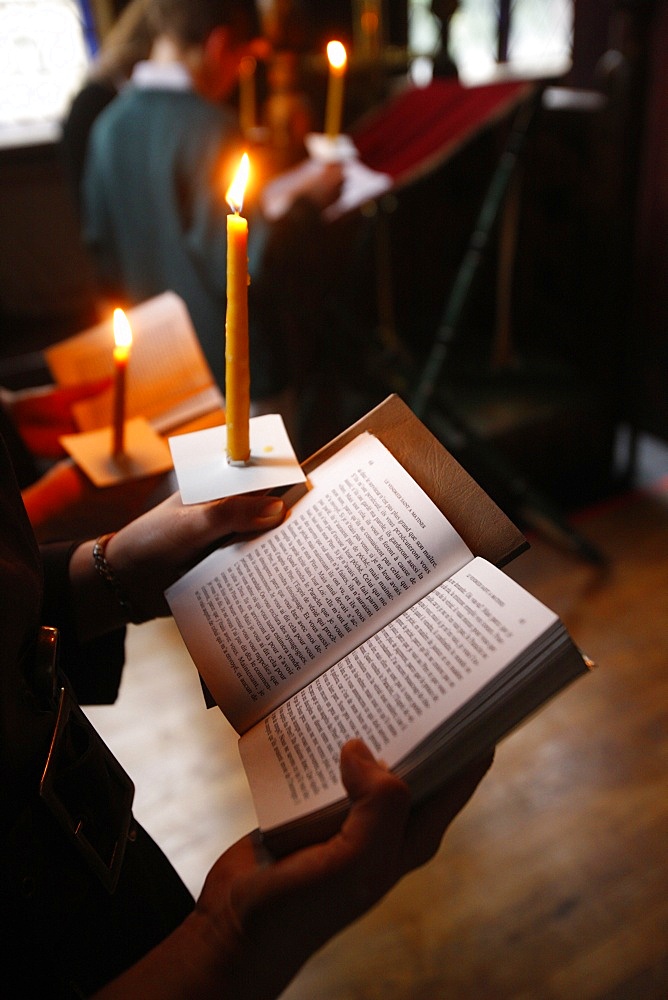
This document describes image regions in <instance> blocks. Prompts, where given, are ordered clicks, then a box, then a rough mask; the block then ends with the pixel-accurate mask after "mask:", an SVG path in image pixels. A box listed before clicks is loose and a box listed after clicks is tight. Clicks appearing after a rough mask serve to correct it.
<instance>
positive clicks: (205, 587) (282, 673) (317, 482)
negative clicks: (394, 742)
mask: <svg viewBox="0 0 668 1000" xmlns="http://www.w3.org/2000/svg"><path fill="white" fill-rule="evenodd" d="M309 482H310V486H311V489H310V491H309V492H308V493H307V495H306V496H305V497H304V498H303V499H302V500H300V501H299V502H298V503H297V504H296V505H295V506H294V507H293V508H292V510H291V511H290V513H289V514H288V517H287V519H286V521H285V522H284V523H283V524H282V525H280V526H279V527H278V528H275V529H274V530H273V531H271V532H268V533H267V534H264V535H261V536H260V537H258V538H256V539H254V540H253V541H251V542H245V543H241V544H237V545H232V546H230V547H228V548H225V549H221V550H219V551H218V552H215V553H213V555H211V556H209V557H208V558H207V559H205V560H204V561H203V562H202V563H200V564H199V566H197V567H196V568H195V569H194V570H192V571H191V572H190V573H188V574H186V576H185V577H183V578H182V580H180V581H179V582H177V583H176V584H174V586H173V587H171V588H170V589H169V590H168V591H167V593H166V596H167V600H168V602H169V605H170V607H171V610H172V614H173V615H174V618H175V620H176V623H177V625H178V627H179V629H180V631H181V634H182V636H183V638H184V641H185V643H186V645H187V647H188V649H189V651H190V655H191V656H192V658H193V660H194V662H195V665H196V666H197V668H198V670H199V671H200V673H201V675H202V677H203V678H204V680H205V682H206V684H207V687H208V688H209V690H210V691H211V694H212V695H213V697H214V698H215V700H216V702H217V703H218V705H219V706H220V707H221V708H222V710H223V711H224V712H225V715H226V716H227V718H228V719H229V720H230V722H231V723H232V725H233V726H234V727H235V729H236V730H237V732H243V731H244V730H245V729H247V728H248V727H249V726H250V725H252V724H253V723H254V722H256V721H257V720H258V719H259V718H261V717H262V716H264V715H265V714H266V713H267V712H269V711H271V709H272V708H273V707H275V706H276V705H277V704H279V703H280V702H281V701H283V700H284V699H285V698H287V697H289V696H290V695H291V694H294V692H295V691H298V690H299V689H300V688H301V687H303V686H304V684H306V683H308V681H309V680H311V679H312V678H313V677H314V676H316V675H317V674H318V673H320V672H321V671H322V670H325V669H326V668H327V667H328V666H330V665H331V664H332V663H335V662H336V661H337V660H339V659H340V658H341V657H342V656H344V655H345V654H346V653H347V652H349V651H350V650H351V649H353V648H354V647H355V646H357V645H359V643H361V642H364V640H365V639H367V638H368V637H369V636H370V635H373V633H374V632H376V631H377V630H378V629H379V628H380V627H382V625H384V624H385V623H386V622H388V621H390V620H391V619H392V618H394V617H395V616H396V615H398V614H401V612H402V611H404V610H405V609H406V608H407V607H409V606H410V605H411V604H413V603H414V602H415V601H416V600H419V598H420V597H422V596H423V595H424V594H425V593H427V592H428V591H430V590H432V589H433V588H434V587H435V586H436V585H437V584H438V583H440V582H441V580H443V579H445V578H447V577H448V576H450V575H451V573H453V572H454V571H455V570H456V569H458V568H459V567H460V566H462V565H463V564H464V563H465V562H467V561H468V560H469V559H470V558H471V552H470V551H469V549H468V548H467V547H466V545H465V544H464V543H463V541H462V540H461V538H460V537H459V535H458V534H457V532H456V531H455V530H454V529H453V528H452V526H451V525H450V524H449V522H448V521H447V519H446V518H445V517H444V516H443V514H442V513H441V512H440V511H439V510H438V508H437V507H436V505H435V504H434V503H433V502H432V501H431V500H430V499H429V497H427V495H426V494H425V493H424V492H423V491H422V489H421V488H420V487H419V486H418V485H417V483H416V482H415V481H414V480H413V479H412V478H411V477H410V476H409V475H408V473H407V472H406V471H405V470H404V468H403V467H402V466H401V465H400V463H399V462H397V460H396V459H395V458H394V457H393V456H392V455H391V454H390V452H389V451H388V449H387V448H385V446H384V445H383V444H381V442H380V441H378V439H377V438H375V437H373V436H372V435H370V434H368V433H364V434H360V435H359V436H358V437H357V438H355V440H354V441H352V442H351V443H350V444H349V445H347V446H346V447H344V448H342V449H341V450H340V451H339V452H337V453H336V454H335V455H334V456H333V457H332V458H331V459H329V460H328V461H326V462H323V464H322V465H321V466H319V467H318V468H317V469H316V470H314V472H313V474H312V475H311V477H310V480H309Z"/></svg>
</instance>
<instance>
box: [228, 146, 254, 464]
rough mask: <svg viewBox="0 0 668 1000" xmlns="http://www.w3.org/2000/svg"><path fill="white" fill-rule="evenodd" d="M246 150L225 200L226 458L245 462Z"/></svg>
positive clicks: (247, 376)
mask: <svg viewBox="0 0 668 1000" xmlns="http://www.w3.org/2000/svg"><path fill="white" fill-rule="evenodd" d="M248 171H249V160H248V155H247V154H246V153H244V155H243V157H242V158H241V163H240V165H239V169H238V171H237V174H236V176H235V178H234V181H233V182H232V184H231V185H230V188H229V190H228V192H227V195H226V200H227V203H228V205H229V206H230V209H231V214H230V215H228V217H227V315H226V319H225V423H226V424H227V460H228V462H231V463H234V464H239V465H245V464H246V462H248V460H249V458H250V426H249V422H250V364H249V350H248V284H249V278H248V222H247V220H246V219H244V218H243V216H242V215H241V214H240V213H241V209H242V207H243V200H244V192H245V189H246V181H247V179H248Z"/></svg>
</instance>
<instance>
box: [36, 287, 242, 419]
mask: <svg viewBox="0 0 668 1000" xmlns="http://www.w3.org/2000/svg"><path fill="white" fill-rule="evenodd" d="M127 318H128V321H129V323H130V327H131V329H132V350H131V354H130V361H129V363H128V374H127V389H126V415H127V418H128V419H132V418H133V417H145V418H146V419H147V420H149V421H151V422H153V421H156V422H159V424H160V426H159V428H158V429H159V430H161V431H162V430H165V429H169V427H173V426H176V419H177V418H176V417H175V422H174V423H172V422H171V421H170V419H169V414H170V413H171V412H172V411H173V410H174V408H176V407H178V408H180V409H179V411H177V412H178V414H179V416H180V415H181V414H183V413H185V419H193V418H194V417H197V416H201V415H202V414H203V413H206V412H209V411H210V410H211V409H212V408H214V407H215V406H220V405H221V404H222V396H221V394H220V392H219V390H218V389H217V387H216V386H215V383H214V380H213V376H212V374H211V370H210V368H209V366H208V364H207V361H206V359H205V357H204V354H203V352H202V348H201V346H200V343H199V341H198V339H197V335H196V334H195V331H194V329H193V326H192V323H191V320H190V316H189V314H188V311H187V309H186V306H185V304H184V302H183V300H182V299H181V298H179V296H177V295H175V294H174V293H173V292H166V293H165V294H164V295H159V296H157V297H156V298H154V299H149V300H148V301H147V302H143V303H142V304H141V305H139V306H135V307H134V308H132V309H128V311H127ZM113 349H114V331H113V321H112V318H111V317H110V318H109V320H108V321H107V322H105V323H100V324H98V326H95V327H92V328H91V329H90V330H85V331H84V332H83V333H79V334H77V335H76V336H74V337H70V338H69V339H68V340H64V341H61V342H60V343H58V344H55V345H54V346H53V347H50V348H48V349H47V350H46V351H45V355H46V360H47V363H48V365H49V368H50V370H51V373H52V375H53V377H54V379H55V380H56V382H57V383H58V384H59V385H76V384H78V383H81V382H88V381H91V380H95V379H102V378H106V377H108V376H112V375H113V372H114V362H113ZM221 350H224V346H221ZM113 391H114V390H113V386H110V388H109V389H108V390H106V391H105V392H104V393H100V394H99V395H98V396H96V397H95V398H93V399H90V400H85V401H83V402H81V403H77V404H76V406H75V407H74V414H75V417H76V420H77V423H78V425H79V429H80V430H82V431H91V430H97V429H98V428H100V427H106V426H108V425H109V424H110V423H111V419H112V408H113ZM186 401H190V403H189V405H188V406H187V407H186V408H184V406H185V403H186ZM181 408H183V409H181Z"/></svg>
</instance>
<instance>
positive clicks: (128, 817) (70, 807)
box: [40, 687, 134, 892]
mask: <svg viewBox="0 0 668 1000" xmlns="http://www.w3.org/2000/svg"><path fill="white" fill-rule="evenodd" d="M40 797H41V798H42V800H43V801H44V803H45V804H46V805H47V806H48V808H49V810H50V812H51V814H52V816H53V817H54V818H55V819H56V820H57V821H58V823H59V824H60V826H61V827H62V829H63V830H64V831H65V833H66V834H67V836H68V838H69V839H70V841H71V842H72V843H73V844H74V845H75V847H76V848H77V850H78V851H79V852H80V854H82V855H83V857H84V858H85V860H86V863H87V864H88V866H89V868H90V869H92V870H93V871H94V872H95V873H96V874H97V876H98V877H99V878H100V879H101V881H102V883H103V884H104V886H105V887H106V888H107V889H108V891H109V892H113V891H114V889H115V888H116V884H117V882H118V878H119V875H120V871H121V867H122V864H123V856H124V853H125V847H126V844H127V839H128V833H129V830H130V823H131V821H132V800H133V798H134V784H133V782H132V780H131V778H130V777H129V775H128V774H127V773H126V772H125V771H124V770H123V768H122V767H121V765H120V764H119V762H118V761H117V760H116V758H115V757H114V755H113V754H112V753H111V751H110V750H109V748H108V747H107V746H106V744H105V743H104V741H103V740H102V738H101V736H100V735H99V733H97V731H96V730H95V729H94V727H93V726H92V725H91V723H90V722H89V721H88V719H87V718H86V716H85V715H84V713H83V712H82V711H81V709H80V708H79V706H78V705H77V703H76V702H75V700H74V698H73V697H72V696H71V694H70V692H69V690H68V688H67V687H62V688H61V690H60V699H59V705H58V717H57V720H56V727H55V729H54V733H53V737H52V739H51V746H50V748H49V754H48V757H47V760H46V766H45V768H44V772H43V774H42V780H41V782H40Z"/></svg>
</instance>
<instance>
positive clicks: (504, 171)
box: [353, 80, 605, 565]
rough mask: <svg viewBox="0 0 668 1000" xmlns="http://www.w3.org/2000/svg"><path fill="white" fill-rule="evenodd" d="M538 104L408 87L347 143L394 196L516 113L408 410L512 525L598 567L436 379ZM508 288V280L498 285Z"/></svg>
mask: <svg viewBox="0 0 668 1000" xmlns="http://www.w3.org/2000/svg"><path fill="white" fill-rule="evenodd" d="M541 96H542V88H541V87H539V86H538V85H535V84H530V83H526V82H506V83H502V84H492V85H488V86H485V87H475V88H465V87H463V86H462V85H461V84H460V83H459V82H458V81H457V80H437V81H433V82H432V84H431V85H430V86H429V87H428V88H410V89H409V90H407V91H406V92H405V93H404V94H401V95H399V96H398V97H397V98H396V99H395V100H394V101H390V102H389V103H388V104H387V105H386V106H385V107H384V108H382V109H380V111H379V112H376V113H374V114H372V115H371V116H369V117H368V118H367V119H366V120H364V121H363V122H362V123H361V124H360V126H359V127H358V129H357V131H356V132H354V133H353V138H354V141H355V144H356V146H357V148H358V150H359V153H360V156H361V158H362V160H363V161H364V163H365V164H366V165H367V166H369V167H371V168H373V169H375V170H379V171H382V172H384V173H387V174H389V175H390V176H391V177H392V179H393V187H392V190H393V191H394V192H398V191H400V190H401V189H402V188H403V187H405V186H407V185H408V184H411V183H413V182H414V181H415V180H417V179H418V178H419V177H421V176H424V175H426V174H427V173H429V172H431V171H433V170H435V169H436V168H437V167H438V166H440V165H441V164H442V163H444V162H445V161H446V160H447V159H449V158H450V157H452V156H453V155H454V154H455V153H456V152H457V151H458V150H459V149H460V148H461V147H462V146H464V144H466V143H467V142H468V141H469V140H470V139H471V138H472V137H473V136H474V135H476V134H478V133H479V131H480V130H481V128H483V127H485V126H487V125H490V124H491V123H493V122H494V121H496V120H499V119H500V118H502V117H505V116H507V115H508V114H509V113H511V112H514V113H515V118H514V121H513V124H512V126H511V129H510V133H509V137H508V139H507V141H506V145H505V148H504V150H503V152H502V154H501V157H500V159H499V161H498V164H497V166H496V168H495V169H494V171H493V174H492V177H491V180H490V182H489V185H488V187H487V191H486V193H485V196H484V198H483V201H482V205H481V208H480V212H479V214H478V217H477V220H476V223H475V226H474V228H473V231H472V233H471V235H470V237H469V240H468V245H467V248H466V251H465V253H464V256H463V259H462V261H461V264H460V266H459V269H458V271H457V273H456V276H455V280H454V282H453V286H452V289H451V291H450V295H449V297H448V300H447V302H446V305H445V308H444V310H443V312H442V316H441V319H440V322H439V324H438V327H437V330H436V333H435V336H434V339H433V344H432V347H431V350H430V351H429V353H428V356H427V360H426V362H425V363H424V365H423V367H422V371H421V373H420V375H419V377H418V379H417V384H416V386H415V388H414V390H413V392H412V394H411V397H410V399H409V403H410V406H411V408H412V409H413V411H414V412H415V413H416V415H417V416H419V417H420V419H421V420H423V422H424V423H425V424H427V426H428V427H430V429H431V430H432V432H433V433H434V434H435V435H436V436H437V437H438V438H439V439H440V440H441V441H442V442H443V443H444V444H445V445H446V446H448V447H450V448H451V450H455V451H457V450H458V449H460V448H462V447H463V446H466V447H467V449H468V450H469V451H470V453H471V454H472V455H473V457H474V461H475V465H476V467H477V468H476V473H477V474H478V475H479V476H480V477H481V478H482V479H483V480H486V481H487V480H489V481H491V482H493V483H496V484H497V485H498V487H499V488H500V491H501V492H502V493H503V495H504V499H505V500H506V502H507V503H508V504H509V505H510V506H511V508H512V513H513V514H514V516H516V517H517V518H518V519H520V520H521V521H522V522H523V523H524V524H525V525H527V526H529V527H531V528H534V529H535V530H537V531H538V532H539V533H540V534H543V535H546V536H548V537H549V538H550V539H551V540H552V541H554V542H556V543H557V544H558V545H560V546H562V547H565V548H566V549H567V550H568V551H571V552H574V553H576V554H577V555H578V556H581V557H583V558H585V559H587V560H588V561H590V562H592V563H595V564H597V565H598V564H601V563H603V562H604V561H605V560H604V558H603V556H602V554H601V553H600V552H599V551H598V549H596V548H595V547H594V546H593V545H592V544H591V543H590V542H589V541H588V540H587V539H586V538H584V537H583V536H582V535H581V534H580V533H579V532H577V531H576V530H575V529H574V528H573V526H572V525H571V524H570V523H569V521H568V520H567V519H566V518H565V517H564V515H563V514H562V512H561V511H560V510H559V509H558V507H557V506H556V505H555V504H554V503H553V502H552V501H551V500H550V499H549V498H548V497H546V496H544V495H543V493H542V492H541V491H540V490H538V489H537V488H536V487H535V486H534V485H533V484H531V483H530V482H529V481H528V480H527V479H526V478H525V477H524V476H523V475H521V474H520V473H519V472H518V471H517V469H515V468H514V467H513V466H512V465H511V464H510V463H509V462H508V461H506V460H505V459H504V458H503V456H502V455H501V454H500V453H499V450H498V449H497V448H495V447H493V445H491V444H490V443H489V442H488V441H486V440H485V439H484V438H483V437H482V436H481V435H480V434H478V433H476V432H475V431H474V430H473V429H472V428H471V427H470V425H469V423H468V421H467V420H466V419H465V418H464V416H463V415H462V414H461V413H459V412H458V411H457V408H456V406H455V405H454V403H453V401H452V399H451V397H450V396H449V395H448V393H447V392H446V391H444V386H443V378H442V376H443V369H444V367H445V364H446V361H447V359H448V355H449V352H450V348H451V347H452V345H453V343H454V341H455V339H456V337H457V335H458V334H459V332H460V329H461V320H462V316H463V313H464V311H465V308H466V305H467V303H468V301H469V296H470V293H471V289H472V287H473V284H474V281H475V278H476V276H477V274H478V272H479V270H480V265H481V263H482V262H483V259H484V257H485V253H486V252H487V250H488V248H489V243H490V238H491V236H492V233H493V232H494V229H495V226H496V224H497V222H498V219H499V215H500V214H501V212H502V210H503V208H504V205H505V204H506V201H507V196H508V192H509V188H510V186H511V183H512V181H513V179H514V177H515V173H516V169H517V165H518V159H519V156H520V152H521V150H522V147H523V145H524V142H525V139H526V136H527V131H528V129H529V126H530V123H531V121H532V119H533V116H534V112H535V110H536V107H537V105H538V104H539V102H540V100H541ZM380 280H381V281H382V280H383V278H382V276H381V279H380ZM509 280H510V277H509V274H508V273H507V275H506V281H507V282H508V281H509ZM505 298H506V300H507V298H508V296H505Z"/></svg>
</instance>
